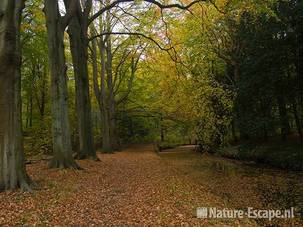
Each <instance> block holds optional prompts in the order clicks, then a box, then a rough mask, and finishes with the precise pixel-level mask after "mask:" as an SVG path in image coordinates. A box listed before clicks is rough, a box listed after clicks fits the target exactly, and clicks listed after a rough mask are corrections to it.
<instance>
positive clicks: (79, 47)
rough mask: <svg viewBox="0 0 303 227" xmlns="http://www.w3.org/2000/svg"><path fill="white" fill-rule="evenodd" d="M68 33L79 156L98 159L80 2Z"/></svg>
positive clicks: (85, 35) (85, 26)
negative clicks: (73, 76)
mask: <svg viewBox="0 0 303 227" xmlns="http://www.w3.org/2000/svg"><path fill="white" fill-rule="evenodd" d="M78 3H79V2H78ZM68 34H69V37H70V45H71V53H72V60H73V66H74V74H75V81H76V106H77V117H78V129H79V144H80V149H79V153H78V155H77V158H79V159H85V158H92V159H95V160H97V159H98V158H97V155H96V151H95V149H94V142H93V133H92V120H91V103H90V94H89V79H88V66H87V61H88V53H87V46H88V39H87V18H86V17H85V16H83V15H82V12H81V6H80V3H79V4H78V12H77V16H75V17H74V18H73V19H72V20H71V23H70V25H69V28H68Z"/></svg>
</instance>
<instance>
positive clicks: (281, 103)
mask: <svg viewBox="0 0 303 227" xmlns="http://www.w3.org/2000/svg"><path fill="white" fill-rule="evenodd" d="M277 101H278V107H279V115H280V122H281V136H282V139H283V140H286V138H287V135H288V134H289V131H290V126H289V120H288V116H287V109H286V103H285V99H284V97H283V96H281V95H279V96H278V97H277Z"/></svg>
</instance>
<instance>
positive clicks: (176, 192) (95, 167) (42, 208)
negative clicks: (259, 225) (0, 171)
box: [0, 145, 264, 226]
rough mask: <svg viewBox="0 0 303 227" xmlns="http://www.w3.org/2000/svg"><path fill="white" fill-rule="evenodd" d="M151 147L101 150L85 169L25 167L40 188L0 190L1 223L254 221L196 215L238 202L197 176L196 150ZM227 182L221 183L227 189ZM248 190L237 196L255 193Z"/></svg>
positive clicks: (84, 163)
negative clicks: (158, 151)
mask: <svg viewBox="0 0 303 227" xmlns="http://www.w3.org/2000/svg"><path fill="white" fill-rule="evenodd" d="M152 150H153V149H152V146H149V145H137V146H132V147H131V148H129V149H126V150H124V151H122V152H118V153H115V154H99V157H100V159H101V162H94V161H87V160H85V161H79V164H80V165H81V166H82V167H83V168H84V170H83V171H74V170H49V169H48V168H47V163H45V162H38V163H35V164H32V165H28V170H29V173H30V174H31V175H32V176H33V179H34V180H36V181H37V182H38V183H39V185H40V187H41V188H40V190H38V191H35V192H34V194H29V193H22V192H5V193H0V210H1V212H0V224H1V225H12V224H15V225H22V224H30V225H33V224H37V225H40V226H46V225H49V226H54V225H77V226H78V225H83V226H88V225H95V226H143V225H148V226H168V225H169V226H172V225H176V226H180V225H182V226H202V225H218V226H220V225H221V224H223V223H224V224H225V225H230V226H234V225H236V224H240V225H241V224H242V225H243V226H254V225H256V223H255V222H253V221H251V220H247V219H243V220H208V219H207V220H206V219H197V218H196V214H195V212H196V208H197V207H202V206H203V207H222V208H223V207H228V208H232V207H235V206H238V205H239V203H237V201H229V199H230V198H229V199H228V198H227V199H226V198H224V197H223V196H222V195H221V194H220V189H219V191H218V184H221V183H222V182H217V181H216V182H214V179H212V177H210V175H208V174H206V173H205V174H204V175H203V174H202V175H201V170H199V169H196V168H193V167H195V166H196V165H197V163H198V162H199V160H201V158H202V157H201V155H200V154H196V153H194V152H189V153H186V152H185V153H184V154H181V156H180V155H179V156H170V155H169V153H167V154H161V155H158V154H156V153H154V152H153V151H152ZM181 153H182V152H181ZM197 158H198V159H199V160H198V159H197ZM208 158H209V157H204V159H206V160H207V159H208ZM204 163H205V160H204ZM206 163H207V161H206ZM202 172H203V170H202ZM214 177H217V178H218V179H219V180H220V179H221V178H220V176H214ZM263 177H264V176H263ZM231 179H232V178H231ZM246 180H247V179H244V180H243V184H244V183H246V182H245V181H246ZM235 182H237V181H235ZM235 182H234V183H235ZM239 182H240V181H239ZM230 183H231V182H226V185H225V186H224V185H222V187H223V189H224V190H225V188H224V187H226V193H229V191H228V187H230V185H229V184H230ZM215 187H216V188H215ZM235 189H236V188H235ZM229 190H230V189H229ZM247 193H248V194H247ZM249 193H250V191H249V188H246V189H245V191H244V192H242V194H241V193H239V196H240V198H241V196H244V197H245V196H246V197H248V196H252V197H253V196H254V194H253V193H252V194H249ZM230 196H231V198H234V197H232V195H230ZM233 200H234V199H233ZM252 200H256V199H255V198H252ZM233 202H234V203H233ZM242 205H243V204H242Z"/></svg>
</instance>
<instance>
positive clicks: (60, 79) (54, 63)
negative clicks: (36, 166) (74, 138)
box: [45, 0, 79, 168]
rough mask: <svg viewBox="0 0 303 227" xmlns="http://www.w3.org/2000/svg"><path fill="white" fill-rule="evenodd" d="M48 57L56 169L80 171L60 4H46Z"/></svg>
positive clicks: (54, 163) (47, 1)
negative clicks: (74, 144) (73, 141)
mask: <svg viewBox="0 0 303 227" xmlns="http://www.w3.org/2000/svg"><path fill="white" fill-rule="evenodd" d="M45 16H46V26H47V36H48V55H49V62H50V71H51V101H52V105H51V107H52V134H53V152H54V157H53V159H52V160H51V162H50V167H53V168H79V166H78V165H77V164H76V162H75V161H74V159H73V156H72V146H71V134H70V125H69V119H68V100H67V98H68V97H67V95H68V94H67V75H66V70H67V67H66V64H65V55H64V42H63V40H64V29H65V27H64V26H63V23H62V18H61V16H60V13H59V6H58V2H57V1H54V0H45Z"/></svg>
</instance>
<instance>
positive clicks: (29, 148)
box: [1, 0, 303, 169]
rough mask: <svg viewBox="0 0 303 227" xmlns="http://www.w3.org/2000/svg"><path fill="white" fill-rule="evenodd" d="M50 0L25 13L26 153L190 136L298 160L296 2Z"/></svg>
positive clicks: (302, 117) (172, 141) (302, 42)
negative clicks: (177, 2) (72, 0)
mask: <svg viewBox="0 0 303 227" xmlns="http://www.w3.org/2000/svg"><path fill="white" fill-rule="evenodd" d="M54 2H56V3H54ZM54 2H52V1H47V0H46V1H45V2H44V1H42V0H35V1H31V0H28V1H25V7H24V9H23V12H22V20H21V33H20V40H21V50H22V64H21V80H22V81H21V96H22V126H23V131H24V148H25V154H26V155H27V156H31V155H45V154H53V152H54V154H55V158H54V160H53V162H52V166H53V167H62V166H66V167H69V166H74V167H77V165H76V164H75V163H74V162H73V161H70V158H68V157H70V155H71V154H72V153H75V155H74V156H75V157H76V158H86V157H92V158H95V159H97V157H96V155H95V148H97V147H102V150H103V151H104V152H113V151H117V150H119V149H120V148H121V146H122V145H123V144H129V143H145V142H146V143H147V142H148V143H150V142H153V143H155V144H156V145H157V146H159V147H160V148H164V147H170V146H175V145H180V144H192V143H197V144H198V145H199V146H200V150H203V151H209V152H221V153H222V154H223V155H229V156H235V157H244V158H245V157H246V155H247V152H248V151H249V153H250V156H252V157H253V158H255V159H258V160H259V159H260V160H263V161H264V160H265V161H266V160H268V159H271V160H272V159H274V158H272V157H273V156H271V154H272V153H274V154H275V156H279V152H280V153H281V154H280V156H279V158H277V159H278V161H279V160H280V161H281V159H282V160H286V161H285V162H284V163H286V164H285V165H286V166H284V167H290V166H291V167H293V168H295V169H297V168H301V167H302V164H301V163H300V162H299V160H301V159H300V158H302V154H301V153H302V152H301V153H300V152H298V150H299V148H301V142H300V138H302V137H303V131H302V124H303V105H302V103H303V102H302V101H303V94H302V90H303V80H302V75H303V67H302V62H303V23H302V22H303V2H302V1H298V0H267V1H261V0H260V1H259V0H257V1H256V0H245V1H238V0H217V1H196V2H194V3H195V4H193V3H189V5H188V7H185V5H186V4H185V2H184V4H177V5H174V4H172V5H166V6H165V4H164V3H163V4H162V3H160V4H159V3H157V2H154V1H142V2H141V1H126V2H125V3H122V4H120V2H119V1H118V2H111V1H110V0H106V1H75V2H77V3H76V4H74V3H72V2H70V1H68V0H66V1H58V2H57V1H54ZM1 6H2V5H1ZM2 7H3V6H2ZM72 13H74V14H73V16H70V14H72ZM65 19H69V20H68V21H67V20H65ZM58 21H59V22H60V23H58ZM3 23H4V22H3ZM270 143H271V148H268V147H267V148H268V149H267V148H266V149H267V150H266V152H264V149H265V148H264V147H266V146H269V145H268V144H270ZM277 144H279V145H281V146H282V147H283V148H281V147H280V148H281V149H280V150H279V149H277V148H276V147H274V148H273V145H277ZM290 144H291V148H290V150H289V149H288V148H289V145H290ZM231 145H232V146H233V147H232V148H230V147H231ZM260 146H261V147H262V149H263V150H262V152H259V150H258V149H259V148H260ZM285 146H287V147H288V148H287V149H286V148H285ZM64 152H67V153H68V155H66V156H65V153H64ZM252 153H253V154H252ZM259 153H261V154H262V157H261V156H259ZM62 154H64V155H63V156H64V158H63V160H64V161H62V157H63V156H62ZM267 156H269V157H267ZM288 161H289V162H288ZM280 163H281V162H280Z"/></svg>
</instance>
